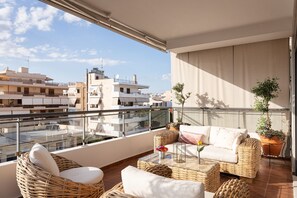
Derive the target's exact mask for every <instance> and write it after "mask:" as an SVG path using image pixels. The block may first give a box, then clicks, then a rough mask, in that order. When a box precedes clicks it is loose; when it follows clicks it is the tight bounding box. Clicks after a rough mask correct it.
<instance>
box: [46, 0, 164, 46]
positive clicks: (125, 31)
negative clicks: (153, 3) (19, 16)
mask: <svg viewBox="0 0 297 198" xmlns="http://www.w3.org/2000/svg"><path fill="white" fill-rule="evenodd" d="M41 1H42V2H44V3H47V4H49V5H52V6H54V7H56V8H58V9H61V10H64V11H66V12H69V13H71V14H73V15H76V16H78V17H80V18H83V19H85V20H87V21H89V22H91V23H94V24H96V25H99V26H102V27H104V28H107V29H110V30H112V31H114V32H117V33H119V34H122V35H124V36H127V37H130V38H132V39H135V40H137V41H140V42H142V43H144V44H147V45H149V46H152V47H154V48H157V49H159V50H161V51H165V50H166V42H165V41H161V40H160V39H158V38H155V37H153V36H151V35H149V34H147V33H145V32H142V31H140V30H137V29H135V28H133V27H130V26H128V25H126V24H124V23H122V22H120V21H118V20H116V19H114V18H112V17H111V16H110V13H108V12H106V11H103V10H100V9H94V6H92V5H91V4H87V3H86V2H83V1H81V0H41ZM96 2H97V1H93V2H92V4H93V3H96Z"/></svg>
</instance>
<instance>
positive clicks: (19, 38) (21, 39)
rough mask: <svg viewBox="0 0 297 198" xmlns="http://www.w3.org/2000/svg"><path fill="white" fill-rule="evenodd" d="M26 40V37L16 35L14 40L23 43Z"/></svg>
mask: <svg viewBox="0 0 297 198" xmlns="http://www.w3.org/2000/svg"><path fill="white" fill-rule="evenodd" d="M25 40H26V38H25V37H16V38H15V39H14V42H16V43H23V42H24V41H25Z"/></svg>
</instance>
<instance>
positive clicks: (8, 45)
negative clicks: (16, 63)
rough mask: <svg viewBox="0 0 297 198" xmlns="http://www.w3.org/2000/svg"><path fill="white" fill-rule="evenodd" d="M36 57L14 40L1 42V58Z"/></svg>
mask: <svg viewBox="0 0 297 198" xmlns="http://www.w3.org/2000/svg"><path fill="white" fill-rule="evenodd" d="M1 56H2V57H13V58H23V57H34V56H35V55H34V54H33V53H32V52H31V50H30V49H28V48H25V47H23V46H20V45H18V44H17V43H15V42H14V41H12V40H3V41H1V42H0V57H1Z"/></svg>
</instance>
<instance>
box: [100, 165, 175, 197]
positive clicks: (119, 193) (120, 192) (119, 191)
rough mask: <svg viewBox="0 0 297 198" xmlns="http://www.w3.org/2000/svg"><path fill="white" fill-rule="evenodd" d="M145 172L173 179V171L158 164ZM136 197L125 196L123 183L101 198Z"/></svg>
mask: <svg viewBox="0 0 297 198" xmlns="http://www.w3.org/2000/svg"><path fill="white" fill-rule="evenodd" d="M145 171H147V172H150V173H154V174H156V175H159V176H163V177H168V178H171V175H172V170H171V169H170V168H169V167H168V166H166V165H163V164H158V165H155V166H152V167H149V168H146V169H145ZM133 197H134V196H132V195H129V194H125V193H124V188H123V184H122V182H120V183H118V184H116V185H115V186H114V187H113V188H112V189H110V190H109V191H107V192H105V193H104V194H103V195H102V196H101V197H100V198H133Z"/></svg>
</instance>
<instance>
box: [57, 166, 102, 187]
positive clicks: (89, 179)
mask: <svg viewBox="0 0 297 198" xmlns="http://www.w3.org/2000/svg"><path fill="white" fill-rule="evenodd" d="M103 175H104V174H103V171H102V170H101V169H99V168H96V167H79V168H71V169H68V170H65V171H62V172H60V177H63V178H66V179H70V180H71V181H73V182H77V183H82V184H96V183H98V182H100V181H101V180H102V179H103Z"/></svg>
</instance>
